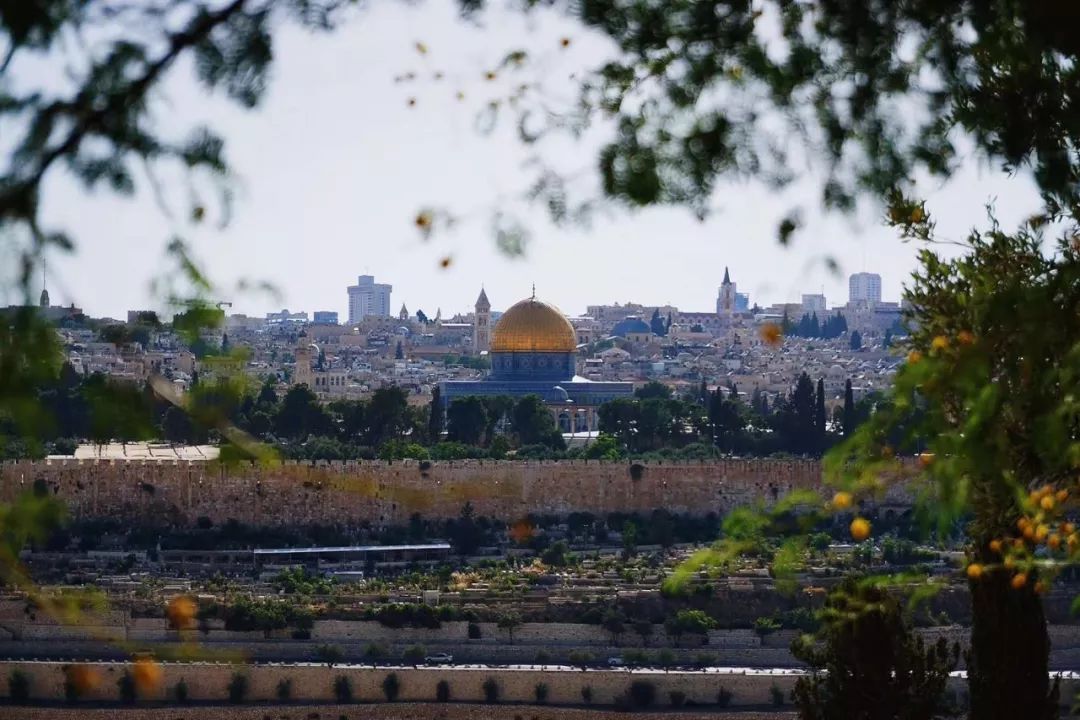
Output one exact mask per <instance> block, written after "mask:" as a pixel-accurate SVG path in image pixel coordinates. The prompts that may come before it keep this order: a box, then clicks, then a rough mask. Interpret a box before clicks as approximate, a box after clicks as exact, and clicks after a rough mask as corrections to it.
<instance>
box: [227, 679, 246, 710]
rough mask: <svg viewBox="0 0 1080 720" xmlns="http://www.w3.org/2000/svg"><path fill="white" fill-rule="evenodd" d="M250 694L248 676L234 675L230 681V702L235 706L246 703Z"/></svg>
mask: <svg viewBox="0 0 1080 720" xmlns="http://www.w3.org/2000/svg"><path fill="white" fill-rule="evenodd" d="M247 692H248V679H247V675H243V674H241V673H234V674H233V676H232V680H230V681H229V702H231V703H233V704H234V705H239V704H240V703H242V702H244V698H246V697H247Z"/></svg>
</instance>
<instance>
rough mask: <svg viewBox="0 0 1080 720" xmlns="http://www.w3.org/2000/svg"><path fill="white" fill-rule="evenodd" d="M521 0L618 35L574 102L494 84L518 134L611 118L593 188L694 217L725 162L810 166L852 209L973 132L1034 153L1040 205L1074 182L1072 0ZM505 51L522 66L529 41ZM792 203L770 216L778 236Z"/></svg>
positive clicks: (1077, 16) (544, 173)
mask: <svg viewBox="0 0 1080 720" xmlns="http://www.w3.org/2000/svg"><path fill="white" fill-rule="evenodd" d="M462 4H463V6H464V7H465V9H466V10H467V11H469V12H478V11H479V10H480V8H482V7H483V6H484V5H485V3H484V2H483V0H463V2H462ZM535 6H543V7H548V6H553V7H555V8H557V9H560V10H564V11H565V12H566V14H568V15H569V16H571V17H573V18H575V19H577V20H579V21H581V22H582V23H583V25H584V26H585V27H587V28H588V29H589V30H591V31H594V32H597V33H599V34H600V35H601V36H604V37H606V38H608V39H610V40H611V41H613V43H614V45H615V47H616V48H617V51H616V53H615V56H614V58H611V59H609V60H605V61H603V63H602V64H601V65H599V66H598V67H595V68H594V69H593V70H592V71H591V72H588V73H584V74H582V75H580V77H581V80H580V83H581V92H580V96H579V98H578V103H577V105H576V107H572V108H563V109H561V110H562V111H560V110H559V109H553V108H552V107H551V104H550V102H549V100H548V98H547V97H546V94H545V93H542V92H539V93H535V92H534V93H531V94H526V95H524V96H523V97H515V98H514V100H515V102H508V103H507V104H508V105H510V106H511V107H517V115H518V118H519V119H518V125H519V128H520V130H521V131H520V133H519V135H520V137H521V140H522V141H523V142H524V143H525V144H527V145H530V146H531V145H534V144H536V143H538V142H539V141H540V140H542V139H543V138H544V136H545V135H547V134H549V133H569V134H571V135H573V136H575V137H576V136H578V135H580V134H581V133H582V132H583V131H584V130H585V129H586V128H588V127H590V126H591V125H593V124H595V123H597V122H598V121H600V120H602V121H604V122H605V123H613V124H614V126H615V128H616V132H615V137H614V138H613V139H612V140H611V141H610V142H609V143H608V144H607V145H606V146H605V147H603V148H602V150H601V151H600V152H599V156H598V157H597V159H596V164H597V167H598V169H599V172H600V174H601V178H602V187H603V191H604V193H605V194H606V195H607V196H608V197H611V198H615V199H616V200H619V201H621V202H623V203H625V204H627V205H629V206H647V205H655V204H678V205H684V206H687V207H689V208H691V209H692V210H693V211H694V212H695V213H696V214H698V215H699V216H700V217H704V216H705V215H707V214H708V213H709V212H710V210H711V209H712V207H713V204H712V203H713V192H714V190H715V189H716V186H717V184H718V182H719V181H720V180H722V179H723V178H725V177H727V178H754V179H757V180H760V181H762V182H763V183H765V184H766V185H767V186H769V187H772V188H784V187H787V186H788V185H790V184H791V183H792V182H793V181H795V180H797V179H799V178H800V177H801V176H802V175H803V174H804V173H806V174H810V175H812V177H814V178H815V179H816V180H817V182H818V183H819V187H820V197H821V201H822V204H823V205H824V206H825V207H826V208H829V209H835V210H840V211H850V210H851V209H853V208H854V207H855V205H856V203H857V201H858V199H859V197H861V196H862V197H865V196H869V197H872V198H876V199H877V200H879V201H886V200H887V199H888V198H889V196H890V194H892V193H893V192H895V191H897V190H911V189H912V184H913V179H914V178H915V177H917V176H920V175H924V176H929V177H948V176H950V175H951V174H952V173H953V172H955V171H956V170H957V169H958V167H959V166H960V164H961V159H962V157H963V155H964V154H965V153H966V152H968V151H970V150H972V149H973V150H974V152H975V154H977V155H978V156H981V157H984V158H986V159H987V160H989V161H990V162H991V163H992V164H994V165H996V166H998V167H1001V168H1003V169H1004V170H1006V171H1008V172H1015V171H1019V170H1024V169H1030V171H1031V173H1032V175H1033V177H1034V179H1035V182H1036V183H1037V185H1038V187H1039V189H1040V191H1041V193H1042V196H1043V200H1044V203H1045V209H1046V212H1047V214H1048V215H1050V216H1059V215H1061V214H1063V213H1064V214H1069V213H1073V212H1074V210H1075V208H1076V205H1077V200H1078V197H1080V196H1078V193H1080V184H1078V163H1080V159H1078V158H1080V154H1078V150H1080V125H1077V123H1076V118H1075V110H1074V109H1073V107H1072V103H1071V101H1070V98H1071V96H1072V95H1073V94H1075V92H1076V91H1077V89H1078V85H1080V69H1078V64H1077V54H1078V52H1080V43H1077V41H1076V38H1075V36H1074V33H1071V32H1069V30H1067V29H1066V28H1070V27H1074V26H1075V25H1076V24H1077V23H1078V22H1080V9H1078V8H1077V7H1076V6H1075V5H1074V4H1071V3H1053V2H1039V3H1031V2H1023V1H1022V0H1004V1H999V0H976V1H971V0H948V1H946V2H941V1H939V0H913V1H911V2H903V3H897V2H893V1H892V0H869V1H864V0H842V1H840V2H788V1H786V0H764V1H757V2H749V1H748V0H734V1H732V0H672V1H671V2H664V3H654V2H648V1H647V0H585V1H584V2H578V3H561V2H558V1H557V0H534V1H533V2H529V3H526V7H535ZM566 45H568V42H567V41H564V47H566ZM518 60H519V61H518V63H517V66H518V67H521V68H525V69H526V70H527V69H528V68H529V67H530V65H529V63H530V61H532V60H533V58H530V57H528V56H526V55H524V54H522V55H521V56H520V57H519V59H518ZM541 83H542V81H541ZM525 87H528V85H526V86H525ZM538 165H539V166H540V169H539V170H538V176H539V178H540V180H539V181H538V183H537V188H536V190H535V191H534V193H533V194H534V196H535V197H537V198H539V199H540V200H541V201H544V202H547V203H549V204H550V205H551V206H552V208H553V210H552V213H551V215H552V218H553V219H554V220H556V221H557V222H559V221H561V220H563V219H565V218H566V217H567V215H568V210H567V205H568V201H567V197H566V196H567V193H568V191H567V188H566V182H565V179H564V178H561V177H560V176H559V174H558V173H554V172H553V171H552V170H551V169H550V168H547V167H544V166H543V165H542V164H541V163H538ZM800 214H801V213H800V212H799V210H798V209H793V210H792V211H791V213H789V214H788V215H787V216H786V217H785V218H783V219H782V220H781V221H778V223H777V237H778V240H779V241H780V242H781V243H783V244H787V243H788V242H790V240H791V238H792V236H793V234H794V233H795V232H796V231H797V230H798V228H799V227H800V225H801V222H800Z"/></svg>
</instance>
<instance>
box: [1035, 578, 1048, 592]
mask: <svg viewBox="0 0 1080 720" xmlns="http://www.w3.org/2000/svg"><path fill="white" fill-rule="evenodd" d="M1046 590H1047V587H1046V583H1044V582H1043V581H1042V580H1039V581H1037V582H1036V583H1035V592H1036V593H1038V594H1039V595H1042V594H1043V593H1045V592H1046Z"/></svg>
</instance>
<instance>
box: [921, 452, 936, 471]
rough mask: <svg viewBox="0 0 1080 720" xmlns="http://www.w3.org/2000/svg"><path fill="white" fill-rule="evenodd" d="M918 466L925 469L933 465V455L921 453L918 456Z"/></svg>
mask: <svg viewBox="0 0 1080 720" xmlns="http://www.w3.org/2000/svg"><path fill="white" fill-rule="evenodd" d="M919 464H920V465H922V466H923V467H924V468H925V467H930V466H931V465H933V464H934V453H921V454H920V455H919Z"/></svg>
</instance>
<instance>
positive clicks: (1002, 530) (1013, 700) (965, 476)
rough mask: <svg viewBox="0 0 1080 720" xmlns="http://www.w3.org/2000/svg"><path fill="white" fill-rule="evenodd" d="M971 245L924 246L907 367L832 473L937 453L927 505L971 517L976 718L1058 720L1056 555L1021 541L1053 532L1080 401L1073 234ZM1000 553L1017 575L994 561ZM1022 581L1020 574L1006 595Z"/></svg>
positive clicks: (973, 240)
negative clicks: (952, 251) (1048, 592)
mask: <svg viewBox="0 0 1080 720" xmlns="http://www.w3.org/2000/svg"><path fill="white" fill-rule="evenodd" d="M967 244H968V252H967V253H966V254H964V255H962V256H961V257H958V258H956V259H952V260H946V259H943V258H941V257H939V256H938V255H937V254H935V253H934V252H932V251H930V250H923V251H922V252H921V253H920V265H921V267H922V270H921V271H920V272H918V273H917V274H916V275H915V277H914V280H913V282H912V283H911V284H910V285H909V287H908V290H907V291H906V294H905V295H906V297H905V299H906V300H907V302H908V303H909V304H910V306H911V307H912V308H913V319H914V320H915V322H913V323H911V328H912V329H911V332H910V335H909V339H908V343H909V346H910V348H911V351H910V353H909V355H908V361H907V363H906V364H905V365H904V366H902V368H901V369H900V371H899V372H898V373H897V377H896V380H895V384H894V387H893V389H892V391H891V393H890V397H889V398H888V400H889V402H887V403H885V404H882V405H879V406H878V408H877V411H876V412H874V413H873V415H871V416H870V418H869V419H868V421H867V422H865V423H864V424H863V425H862V426H860V428H859V430H858V431H857V432H856V433H855V435H854V436H853V438H852V440H850V441H849V442H848V443H847V445H846V446H844V447H843V450H842V451H841V452H838V453H835V454H834V457H831V458H830V462H829V465H828V466H827V469H828V471H829V476H830V477H831V478H834V479H836V480H837V481H838V482H849V481H850V479H851V474H850V472H849V470H848V468H850V467H852V463H853V462H854V464H855V466H856V467H858V468H860V472H878V471H881V470H887V469H888V468H891V467H892V465H893V463H895V460H894V459H893V450H892V448H893V447H895V446H894V445H893V444H892V443H893V442H895V440H894V439H895V438H899V439H901V440H907V441H908V442H909V443H910V444H913V445H915V446H918V447H925V448H927V449H928V450H929V451H930V454H928V455H926V456H925V457H924V459H928V460H930V461H929V462H924V463H923V474H924V475H925V478H926V480H927V481H928V485H929V487H930V488H931V489H932V491H933V492H931V493H930V494H929V496H928V497H927V498H926V506H927V507H926V509H927V510H930V511H931V512H932V513H933V515H932V516H933V517H936V518H938V521H939V523H940V524H941V526H942V527H945V526H948V525H950V524H952V523H953V522H956V521H957V520H959V519H960V518H962V517H965V516H966V517H970V523H969V525H968V537H969V538H970V554H971V559H972V563H973V566H974V569H973V570H970V571H969V583H970V588H971V602H972V618H973V620H972V624H973V627H972V635H971V656H970V660H969V661H968V673H969V675H968V683H969V686H970V697H971V712H972V717H974V718H989V717H1011V716H1015V715H1018V714H1019V715H1025V716H1027V717H1033V718H1036V717H1054V716H1056V714H1057V700H1056V697H1057V687H1056V685H1054V686H1053V687H1051V685H1050V681H1049V673H1048V652H1049V640H1048V637H1047V631H1046V619H1045V615H1044V610H1043V602H1042V598H1041V597H1040V595H1039V593H1038V591H1037V588H1036V582H1039V583H1042V584H1045V583H1046V581H1047V580H1048V579H1049V577H1050V576H1052V574H1053V572H1054V571H1055V570H1056V568H1058V567H1060V566H1061V565H1062V564H1063V562H1062V560H1061V559H1059V560H1055V561H1053V562H1049V563H1041V562H1040V563H1037V564H1036V563H1035V562H1034V561H1033V553H1034V551H1035V550H1036V549H1037V548H1038V546H1039V545H1040V543H1039V538H1038V537H1036V536H1035V535H1034V533H1031V534H1029V535H1027V536H1025V534H1024V527H1025V523H1027V524H1028V525H1030V526H1031V527H1034V526H1035V525H1038V524H1042V525H1045V526H1046V527H1047V528H1048V529H1049V530H1056V529H1057V528H1058V524H1059V523H1060V520H1061V517H1060V514H1059V513H1060V509H1058V506H1057V504H1056V503H1055V497H1056V496H1054V492H1055V491H1056V490H1057V489H1065V486H1066V485H1067V481H1065V480H1064V478H1067V477H1069V476H1070V473H1072V472H1074V471H1073V469H1072V464H1071V463H1072V460H1071V459H1070V458H1073V457H1076V452H1077V451H1076V448H1078V447H1080V444H1078V440H1077V435H1076V431H1075V428H1074V427H1073V426H1072V424H1071V423H1069V422H1065V421H1064V420H1063V418H1065V417H1068V416H1069V414H1070V413H1071V410H1070V408H1071V407H1072V403H1073V402H1074V400H1073V398H1075V397H1080V394H1076V393H1077V392H1078V391H1080V374H1078V373H1077V372H1076V371H1075V369H1074V368H1075V364H1074V362H1073V359H1074V358H1075V357H1077V353H1078V352H1080V350H1078V346H1077V341H1076V338H1077V337H1080V336H1078V335H1077V332H1078V331H1080V316H1078V315H1077V312H1076V309H1077V308H1078V307H1080V257H1078V255H1077V250H1078V248H1077V247H1076V246H1075V243H1072V242H1070V241H1068V240H1061V241H1060V242H1059V243H1058V244H1057V247H1056V249H1055V252H1054V253H1053V254H1048V253H1046V252H1044V249H1043V247H1042V242H1041V238H1040V237H1039V236H1038V234H1037V233H1032V232H1031V231H1030V230H1029V229H1024V228H1022V229H1021V230H1019V231H1018V232H1016V233H1012V234H1010V233H1005V232H1003V231H1001V230H1000V229H999V228H998V227H997V226H996V225H995V226H994V227H993V228H992V229H991V230H990V231H989V232H986V233H978V232H976V233H973V234H972V235H971V236H970V237H969V238H968V241H967ZM1035 317H1038V318H1040V321H1039V323H1035V322H1034V318H1035ZM1047 327H1052V328H1054V330H1053V332H1047V331H1046V330H1045V328H1047ZM1044 486H1045V487H1046V490H1044V491H1041V494H1033V493H1034V492H1035V490H1036V489H1038V488H1042V487H1044ZM849 487H853V488H855V489H858V485H857V484H856V485H850V484H849ZM1043 498H1049V500H1047V501H1046V504H1045V505H1043V504H1041V503H1042V500H1043ZM1047 508H1049V510H1047ZM1036 513H1042V514H1043V515H1042V516H1038V517H1036ZM1047 536H1048V532H1045V533H1043V534H1042V538H1043V540H1045V539H1046V537H1047ZM1071 551H1072V548H1064V547H1063V546H1062V547H1059V548H1058V549H1055V548H1053V547H1051V548H1049V553H1050V556H1051V557H1055V556H1060V555H1061V554H1062V553H1064V554H1065V555H1066V558H1065V559H1064V562H1071V559H1069V558H1068V556H1069V555H1071ZM1003 552H1007V554H1008V555H1010V556H1011V559H1010V561H1009V562H1010V564H1012V565H1014V566H1015V567H1016V568H1017V570H1014V571H1009V570H1007V569H1004V568H1001V565H1002V564H1003V557H1002V553H1003ZM984 567H986V568H988V570H987V571H986V572H982V569H983V568H984ZM989 568H993V570H992V571H991V570H989ZM999 568H1000V569H999ZM1017 572H1023V573H1024V576H1023V578H1022V581H1021V582H1017V586H1016V587H1013V586H1011V583H1012V582H1013V581H1014V578H1015V577H1016V575H1015V573H1017ZM1040 587H1041V585H1040ZM1003 628H1009V631H1008V632H1004V631H1003Z"/></svg>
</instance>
